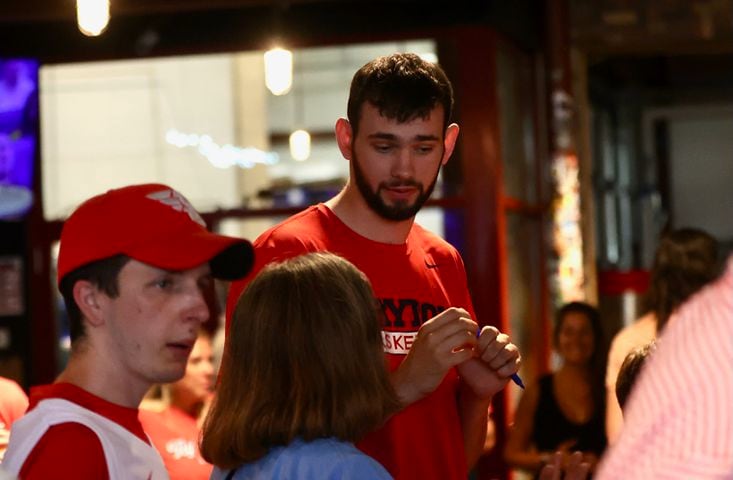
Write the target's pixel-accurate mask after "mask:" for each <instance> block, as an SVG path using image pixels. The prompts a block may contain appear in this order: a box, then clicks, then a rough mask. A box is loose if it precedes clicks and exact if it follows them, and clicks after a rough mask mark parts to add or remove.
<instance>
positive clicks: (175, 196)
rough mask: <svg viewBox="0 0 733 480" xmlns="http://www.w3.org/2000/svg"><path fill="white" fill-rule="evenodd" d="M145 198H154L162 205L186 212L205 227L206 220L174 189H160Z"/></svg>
mask: <svg viewBox="0 0 733 480" xmlns="http://www.w3.org/2000/svg"><path fill="white" fill-rule="evenodd" d="M147 198H150V199H152V200H156V201H158V202H160V203H162V204H163V205H167V206H169V207H171V208H172V209H173V210H175V211H177V212H186V213H187V214H188V216H189V217H190V218H191V220H193V221H194V222H196V223H198V224H199V225H201V226H202V227H204V228H206V222H204V219H203V218H201V215H199V214H198V212H197V211H196V210H195V209H194V208H193V206H192V205H191V204H190V203H188V200H186V197H184V196H183V195H181V194H180V193H178V192H176V191H175V190H162V191H160V192H155V193H151V194H149V195H148V196H147Z"/></svg>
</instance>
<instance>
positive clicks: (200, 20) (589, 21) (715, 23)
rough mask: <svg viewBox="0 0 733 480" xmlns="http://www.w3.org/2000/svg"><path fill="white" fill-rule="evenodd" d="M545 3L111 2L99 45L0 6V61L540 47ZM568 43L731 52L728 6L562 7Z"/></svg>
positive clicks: (636, 0)
mask: <svg viewBox="0 0 733 480" xmlns="http://www.w3.org/2000/svg"><path fill="white" fill-rule="evenodd" d="M559 3H560V2H559V1H558V2H555V1H554V0H548V1H546V2H542V1H540V0H534V1H533V0H511V1H506V0H452V1H431V0H276V1H267V0H111V14H112V21H111V22H110V26H109V28H108V31H107V32H105V34H104V35H103V36H102V37H99V38H96V39H88V38H86V37H84V36H82V35H81V34H80V33H79V32H78V31H77V30H76V28H75V0H2V1H0V54H6V55H7V54H13V53H16V54H19V53H20V54H26V55H33V56H37V57H41V58H42V59H44V60H47V61H67V60H71V59H84V58H88V59H95V58H115V57H130V56H141V55H169V54H177V53H184V52H189V53H196V52H205V51H226V50H233V49H243V48H249V49H251V48H262V47H264V46H266V45H263V43H265V42H267V41H268V39H269V38H271V37H272V35H273V34H275V33H277V31H278V30H281V31H282V33H283V34H285V33H286V34H287V36H288V38H289V40H290V41H291V43H293V44H296V45H297V44H299V43H300V44H313V43H319V44H323V43H340V42H345V41H349V40H350V39H358V41H365V40H368V37H370V36H380V35H395V34H397V35H399V33H400V32H404V33H407V32H420V31H429V30H431V29H435V28H442V27H447V26H454V25H458V24H484V25H490V26H492V27H494V28H496V29H497V30H499V31H501V32H502V33H505V34H507V35H509V36H510V37H512V38H514V39H515V40H516V41H517V42H518V43H520V44H521V45H522V46H525V47H528V48H532V47H541V39H542V28H543V23H544V15H543V6H544V5H554V4H559ZM567 3H568V5H569V12H570V15H569V22H570V27H571V28H570V36H571V41H572V42H573V44H574V45H575V46H577V47H579V48H580V49H581V50H583V51H585V52H587V53H588V54H589V55H590V57H591V59H593V60H595V59H603V58H605V57H607V56H619V55H623V56H650V55H680V54H686V55H690V54H693V55H698V54H703V55H704V54H721V53H723V54H728V53H733V0H567Z"/></svg>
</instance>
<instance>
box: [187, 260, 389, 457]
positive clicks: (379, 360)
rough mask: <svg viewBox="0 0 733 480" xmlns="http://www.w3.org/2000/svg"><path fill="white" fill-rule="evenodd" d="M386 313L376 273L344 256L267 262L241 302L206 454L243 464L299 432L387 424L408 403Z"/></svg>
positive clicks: (358, 432) (352, 431)
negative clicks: (386, 343)
mask: <svg viewBox="0 0 733 480" xmlns="http://www.w3.org/2000/svg"><path fill="white" fill-rule="evenodd" d="M380 318H381V313H380V310H379V308H378V304H377V301H376V299H375V298H374V294H373V292H372V289H371V286H370V284H369V282H368V280H367V279H366V277H365V276H364V274H363V273H361V272H360V271H359V270H358V269H357V268H356V267H354V266H353V265H352V264H351V263H349V262H348V261H346V260H344V259H343V258H341V257H338V256H336V255H333V254H329V253H310V254H307V255H303V256H300V257H295V258H292V259H290V260H287V261H284V262H282V263H275V264H270V265H269V266H268V267H266V268H265V269H264V270H263V271H262V272H260V274H259V275H257V276H256V277H255V279H254V280H252V282H251V283H250V284H249V286H248V287H247V288H246V290H245V291H244V294H243V295H242V297H241V298H240V299H239V302H238V303H237V306H236V308H235V310H234V314H233V317H232V325H231V329H230V331H229V335H228V336H227V339H226V347H225V351H224V358H223V361H222V366H221V372H220V373H221V377H220V384H219V386H218V388H217V395H216V398H215V400H214V403H213V405H212V407H211V411H210V413H209V416H208V417H207V419H206V422H205V424H204V429H203V437H202V442H201V453H202V455H203V457H204V458H205V459H206V460H207V461H209V462H211V463H213V464H214V465H216V466H218V467H220V468H235V467H237V466H239V465H241V464H242V463H246V462H251V461H253V460H256V459H258V458H260V457H262V456H263V455H265V454H266V453H267V451H268V450H269V449H270V448H271V447H274V446H278V445H287V444H288V443H290V442H291V441H292V440H294V439H295V438H296V437H300V438H302V439H303V440H305V441H310V440H313V439H316V438H322V437H337V438H339V439H341V440H344V441H350V442H354V441H357V440H359V439H360V438H361V437H362V436H363V435H365V434H366V433H367V432H369V431H370V430H372V429H374V428H375V427H377V426H378V425H380V424H381V423H382V422H383V421H384V420H385V419H386V418H387V417H388V416H389V415H390V414H391V413H392V412H394V411H395V410H396V409H397V408H398V400H397V397H396V394H395V392H394V389H393V388H392V385H391V383H390V381H389V377H388V374H387V368H386V364H385V360H384V357H383V354H382V336H381V332H380V330H381V322H380Z"/></svg>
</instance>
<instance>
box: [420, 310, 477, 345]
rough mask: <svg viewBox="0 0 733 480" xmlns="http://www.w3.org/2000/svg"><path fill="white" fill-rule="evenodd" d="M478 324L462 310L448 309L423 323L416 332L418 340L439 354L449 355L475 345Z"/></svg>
mask: <svg viewBox="0 0 733 480" xmlns="http://www.w3.org/2000/svg"><path fill="white" fill-rule="evenodd" d="M477 331H478V324H477V323H476V322H474V321H473V320H471V317H470V316H469V314H468V312H467V311H465V310H463V309H462V308H449V309H447V310H444V311H443V312H441V313H440V314H438V315H436V316H435V317H433V318H431V319H430V320H428V321H427V322H425V323H424V324H423V325H422V327H420V330H418V332H417V336H418V339H419V340H420V341H422V342H425V343H427V344H428V345H430V346H431V347H432V348H433V349H435V350H437V351H440V353H445V354H447V353H451V352H452V351H454V350H458V349H461V348H462V347H464V346H470V347H473V346H474V345H475V344H476V332H477Z"/></svg>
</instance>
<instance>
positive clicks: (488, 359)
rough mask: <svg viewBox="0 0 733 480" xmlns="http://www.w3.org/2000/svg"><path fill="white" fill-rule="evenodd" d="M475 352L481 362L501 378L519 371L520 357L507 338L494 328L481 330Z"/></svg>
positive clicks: (488, 327) (489, 327)
mask: <svg viewBox="0 0 733 480" xmlns="http://www.w3.org/2000/svg"><path fill="white" fill-rule="evenodd" d="M476 350H477V352H478V354H479V357H480V358H481V361H483V362H485V363H486V364H488V366H489V367H490V368H491V369H492V370H494V371H496V373H497V374H498V375H500V376H502V377H509V376H511V375H512V374H514V373H516V372H517V371H518V370H519V366H520V365H521V355H520V354H519V349H518V348H517V346H516V345H514V344H513V343H512V342H511V340H510V339H509V336H508V335H506V334H504V333H501V332H499V330H497V329H496V328H495V327H492V326H487V327H484V328H483V329H482V330H481V336H480V337H479V339H478V344H477V346H476Z"/></svg>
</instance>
